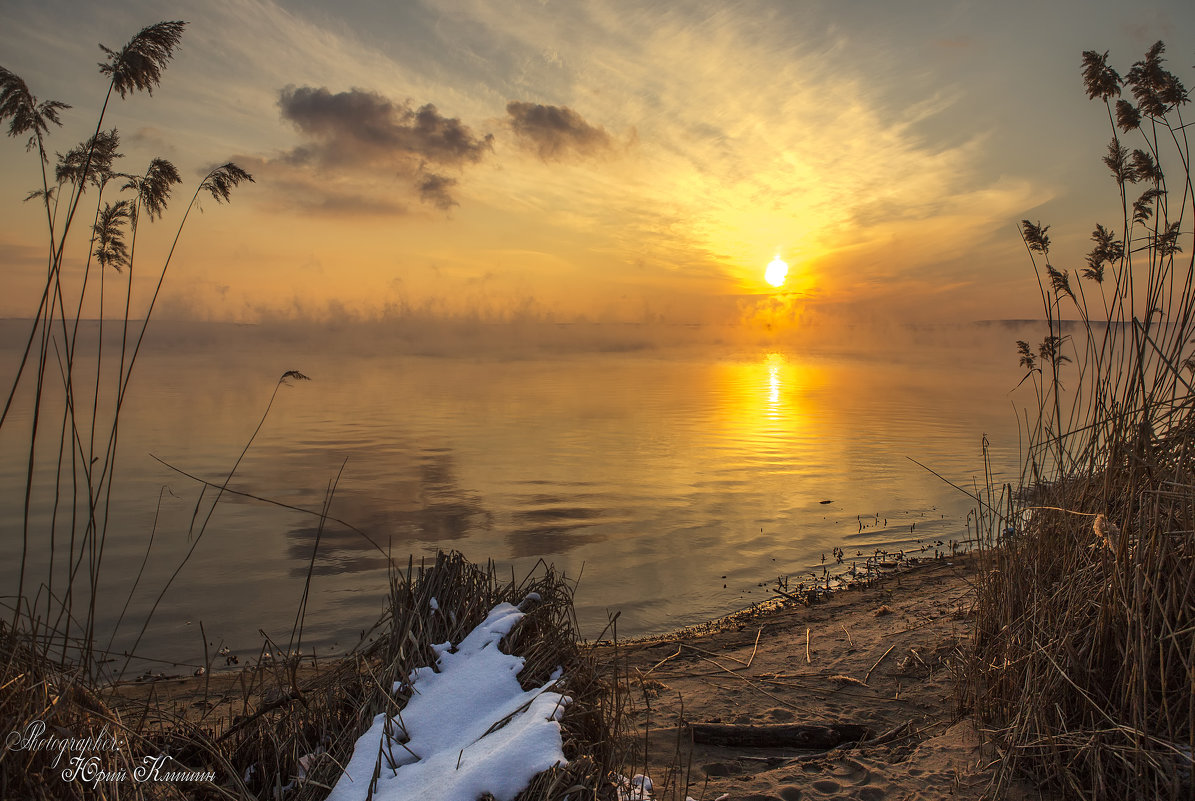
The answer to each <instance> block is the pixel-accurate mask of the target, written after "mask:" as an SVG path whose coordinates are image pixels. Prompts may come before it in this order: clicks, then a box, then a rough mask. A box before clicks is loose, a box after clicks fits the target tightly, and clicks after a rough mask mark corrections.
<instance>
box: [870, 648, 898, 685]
mask: <svg viewBox="0 0 1195 801" xmlns="http://www.w3.org/2000/svg"><path fill="white" fill-rule="evenodd" d="M895 648H896V646H895V645H893V646H891V647H889V648H888V650H887V651H885V652H884V656H881V657H880V658H879V659H877V660H876V663H875V664H874V665H872V666H871V670H869V671H867V675H866V676H864V677H863V683H864V684H867V682H869V681H870V680H871V674H872V672H873V671H874V670H875V669H876V668H878V667H879V666H880V663H881V662H883V661H884V657H886V656H888V654H890V653H892V651H893V650H894V649H895Z"/></svg>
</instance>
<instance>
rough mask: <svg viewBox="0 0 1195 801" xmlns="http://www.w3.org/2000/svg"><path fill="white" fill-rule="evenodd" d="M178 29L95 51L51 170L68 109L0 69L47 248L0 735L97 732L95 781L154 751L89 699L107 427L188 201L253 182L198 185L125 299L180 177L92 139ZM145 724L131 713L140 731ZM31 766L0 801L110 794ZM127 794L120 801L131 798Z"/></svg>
mask: <svg viewBox="0 0 1195 801" xmlns="http://www.w3.org/2000/svg"><path fill="white" fill-rule="evenodd" d="M185 26H186V23H183V22H178V21H173V22H160V23H158V24H155V25H150V26H148V27H146V28H143V29H142V30H141V31H139V32H138V33H137V34H136V35H135V36H133V37H132V38H131V39H130V40H129V41H128V43H127V44H125V45H124V46H123V47H121V48H119V49H112V48H108V47H105V46H103V45H100V48H101V50H102V51H103V61H102V62H101V63H100V64H99V72H100V74H101V75H102V76H103V78H104V79H105V82H106V87H105V88H104V94H103V101H102V104H101V106H100V111H99V115H98V118H97V119H96V121H95V127H94V131H93V132H91V134H90V135H89V136H88V137H87V138H86V139H85V140H84V141H83V142H81V143H79V144H78V145H76V146H74V147H71V148H69V149H67V150H66V152H65V153H57V154H55V157H54V159H53V161H52V160H51V157H50V155H49V150H48V147H49V145H48V143H47V140H48V138H49V136H50V133H51V131H52V129H53V128H54V127H59V126H61V125H62V115H63V113H64V112H66V111H67V110H68V109H69V108H70V106H68V105H67V104H65V103H62V102H60V101H55V100H39V99H38V98H37V97H36V96H35V95H34V94H33V93H32V91H31V90H30V88H29V85H28V84H27V83H26V82H25V81H24V80H23V79H22V78H20V77H19V76H18V75H16V74H15V73H13V72H12V71H10V70H8V69H7V68H5V67H0V124H7V130H8V134H9V136H12V137H17V138H21V139H23V140H24V142H25V147H26V151H27V152H32V153H34V154H35V156H34V157H35V158H36V159H37V164H38V167H39V171H40V185H39V186H38V187H37V188H35V189H34V190H33V191H32V192H29V194H28V196H27V197H26V198H25V199H26V201H28V202H34V203H36V204H37V206H38V207H39V214H38V216H39V217H40V216H41V213H40V212H41V211H42V210H44V222H45V231H44V233H45V239H44V241H45V248H46V250H45V274H44V279H43V281H42V289H41V293H40V298H39V300H38V301H37V306H36V308H35V309H31V312H32V315H31V316H32V322H31V323H30V325H29V329H28V335H27V336H26V337H24V338H23V339H22V343H23V350H22V351H21V357H20V361H19V364H18V365H17V367H16V372H15V375H14V376H13V377H12V382H11V385H10V386H9V388H8V391H7V393H6V394H5V395H4V400H3V408H2V410H0V434H2V435H4V436H5V438H6V439H5V444H6V448H7V447H9V443H12V442H18V443H19V444H18V445H17V446H16V448H17V449H19V451H20V453H21V454H22V455H21V456H20V458H21V461H22V464H23V474H24V475H23V487H22V488H21V498H22V504H21V511H20V559H19V564H16V565H13V566H12V567H13V568H14V569H13V572H12V573H11V574H9V572H8V570H9V567H10V565H8V564H6V565H5V566H4V569H5V574H6V579H7V577H8V576H9V575H11V576H12V579H13V584H14V585H15V586H13V587H12V589H11V590H10V589H7V586H6V593H5V598H4V602H5V603H8V604H10V606H11V608H10V609H9V610H8V612H6V613H4V614H0V730H2V731H3V732H4V733H5V735H7V736H12V735H10V733H11V732H24V733H29V732H30V731H31V730H30V729H29V727H30V726H45V727H46V728H47V735H46V736H50V735H53V734H58V735H62V733H63V732H68V731H69V732H70V733H71V734H70V735H69V736H73V737H78V738H86V737H89V736H94V737H98V738H100V739H103V737H102V736H101V735H104V734H105V733H106V736H107V737H108V738H110V740H111V738H115V739H116V740H118V741H119V742H120V743H121V744H122V747H121V748H107V749H99V750H96V751H95V752H94V753H95V755H96V756H97V758H98V760H99V761H98V762H96V763H95V764H94V767H95V768H96V769H97V770H101V771H104V772H106V773H111V774H112V775H117V774H119V772H120V771H122V770H126V771H127V770H129V769H131V768H132V767H134V766H135V765H136V764H138V762H137V760H138V759H139V755H140V754H144V753H151V754H152V753H160V751H161V749H160V744H159V745H154V744H152V743H149V741H148V740H147V738H146V737H144V736H143V734H142V733H141V732H142V731H143V730H142V729H141V728H139V725H140V724H138V726H131V724H130V719H129V718H126V717H122V716H121V715H120V713H119V711H118V709H117V708H116V707H114V706H113V705H112V702H113V699H112V698H109V697H107V696H103V697H102V695H103V693H102V690H103V688H102V687H101V686H100V684H99V682H98V678H99V675H100V670H101V664H102V658H103V656H104V654H103V652H102V649H101V648H99V647H98V646H97V645H96V643H97V638H98V637H99V636H100V635H101V634H103V632H100V631H98V628H99V622H100V620H101V619H102V615H103V614H104V613H105V611H108V610H104V609H103V607H102V604H101V597H104V596H112V595H114V594H115V593H114V590H115V588H114V587H113V586H112V585H111V583H109V584H108V585H105V584H104V582H103V576H104V552H105V545H106V543H107V538H108V534H109V520H110V517H111V515H110V512H111V503H112V498H113V495H112V488H113V486H114V483H115V482H116V480H117V478H116V476H117V472H118V445H119V442H120V430H121V420H122V412H123V410H124V409H125V404H126V401H127V398H128V392H129V389H130V384H131V381H132V376H133V372H134V368H135V366H136V364H137V360H138V356H139V354H140V353H141V348H142V345H143V343H144V339H145V336H146V332H147V330H148V327H149V323H150V320H151V318H152V317H153V313H154V310H155V306H156V304H157V300H158V297H159V294H160V292H161V289H162V286H163V284H164V281H165V278H166V274H167V272H168V270H169V267H170V264H171V261H172V259H173V256H174V253H175V249H176V247H177V246H178V244H179V240H180V238H181V235H182V231H183V229H184V227H185V226H186V222H187V219H188V217H189V216H190V213H191V211H192V210H194V209H195V208H196V207H197V206H198V204H199V201H200V198H201V197H202V196H210V197H211V198H212V199H214V200H215V201H217V202H218V203H224V202H226V201H228V200H229V198H230V193H231V191H232V190H233V189H234V188H236V187H237V185H239V184H241V183H242V182H246V181H252V180H253V179H252V177H251V176H250V175H249V174H248V173H247V172H245V171H244V170H242V169H241V168H239V167H238V166H236V165H235V164H232V163H226V164H221V165H219V166H216V167H214V168H212V169H211V170H209V171H208V172H207V173H206V174H205V175H204V176H203V177H202V178H201V179H200V180H199V182H198V184H197V185H196V186H195V189H194V192H193V193H192V195H191V197H190V201H189V202H188V203H187V205H186V208H185V209H184V211H183V213H182V214H181V216H180V217H179V218H178V220H177V228H176V229H175V230H174V234H173V239H172V240H170V247H169V250H168V251H167V252H166V253H164V254H163V255H162V256H161V257H160V260H158V261H155V262H151V265H152V268H151V269H150V270H149V271H148V273H147V276H146V279H144V280H143V281H142V280H139V281H138V282H137V287H139V288H140V289H141V291H140V292H137V291H135V288H134V279H133V277H134V275H137V276H140V275H141V273H142V272H143V271H145V266H146V265H145V260H144V257H142V258H141V259H139V258H138V253H139V248H138V233H139V232H140V231H141V229H142V227H143V226H145V225H146V224H149V223H155V222H160V221H162V220H164V219H165V217H166V214H167V206H168V203H169V201H170V198H171V194H172V192H173V190H174V188H175V186H176V185H177V184H180V183H181V182H182V178H181V176H180V173H179V171H178V170H177V169H176V168H175V166H174V165H173V164H171V163H170V162H169V161H167V160H166V159H163V158H153V159H151V160H150V161H149V163H148V165H146V166H145V168H144V170H143V171H141V172H129V173H126V172H122V171H121V170H120V168H119V162H120V159H121V158H122V156H121V153H120V146H121V145H120V142H121V140H120V135H119V132H118V131H117V129H116V128H115V127H105V126H107V125H109V119H108V118H109V116H110V112H111V109H112V108H113V107H114V106H115V100H116V96H119V97H120V98H121V99H124V98H126V97H127V96H128V95H130V94H136V93H138V92H146V93H150V94H152V92H153V90H154V89H155V88H157V87H158V85H159V83H160V81H161V77H162V72H163V70H164V69H165V68H166V67H167V65H168V64H169V62H170V61H171V60H172V58H173V56H174V53H175V51H176V49H177V48H178V46H179V44H180V42H181V40H182V35H183V32H184V29H185ZM87 130H91V129H90V126H88V128H87ZM142 249H143V248H142ZM105 284H107V285H108V286H109V287H111V286H112V285H113V284H116V285H117V286H118V287H119V289H118V290H117V292H116V297H111V289H108V293H109V294H108V296H105ZM151 287H152V289H151ZM85 320H90V321H91V322H84V321H85ZM90 327H94V328H95V329H96V332H95V333H94V335H91V334H90V333H89V331H88V329H89V328H90ZM115 342H118V343H119V347H118V348H116V347H113V343H115ZM106 343H107V344H106ZM5 511H6V513H8V512H9V510H5ZM14 511H15V510H14ZM6 584H7V582H6ZM151 711H152V710H150V708H149V707H145V708H143V709H142V710H141V714H140V721H141V723H142V724H143V723H144V722H145V720H146V717H147V715H148V714H149V713H150V712H151ZM8 745H12V742H11V741H10V742H9V743H8ZM46 756H47V752H46V751H44V750H37V749H30V748H24V749H20V748H11V747H6V748H5V749H4V750H3V751H2V752H0V797H4V798H18V797H20V798H26V797H27V798H37V797H75V796H78V797H83V796H87V797H119V796H120V795H121V793H120V791H119V789H118V784H116V783H115V782H109V783H107V784H104V783H100V784H97V785H96V786H89V785H88V784H87V783H86V782H64V781H58V780H56V781H54V782H49V783H47V782H46V781H43V779H44V778H45V777H44V776H43V775H42V769H43V768H46V766H47V765H48V764H49V763H48V762H47V761H46V759H45V758H46ZM48 756H49V758H50V760H52V759H53V758H54V757H55V756H57V754H55V753H49V754H48ZM57 767H58V770H59V771H61V770H64V769H66V768H68V767H69V764H59V765H58V766H57ZM130 786H135V785H128V784H126V785H125V787H126V790H125V793H124V794H125V796H126V797H134V796H138V795H140V793H141V789H144V788H139V789H134V790H130V789H127V788H129V787H130ZM180 792H181V791H180Z"/></svg>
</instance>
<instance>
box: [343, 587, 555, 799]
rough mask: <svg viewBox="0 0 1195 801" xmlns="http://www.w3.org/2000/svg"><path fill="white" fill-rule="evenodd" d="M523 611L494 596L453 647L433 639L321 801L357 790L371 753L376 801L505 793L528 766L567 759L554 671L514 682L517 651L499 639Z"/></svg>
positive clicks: (362, 790)
mask: <svg viewBox="0 0 1195 801" xmlns="http://www.w3.org/2000/svg"><path fill="white" fill-rule="evenodd" d="M522 617H523V613H522V612H520V611H519V610H518V609H516V608H515V607H514V606H512V605H511V604H508V603H501V604H498V605H497V606H495V607H494V608H493V609H492V610H491V611H490V613H489V615H488V616H487V617H486V619H485V620H484V621H483V622H482V623H481V624H480V625H479V626H478V627H477V628H475V629H473V631H471V632H469V634H468V635H467V636H466V637H465V638H464V639H463V640H461V642H460V643H459V644H458V645H457V646H456V647H455V648H453V646H452V644H451V643H440V644H437V645H433V646H432V648H433V650H434V651H435V653H436V655H437V660H436V666H435V668H432V667H422V668H418V669H416V670H414V671H412V673H411V676H410V683H411V689H412V690H414V694H413V695H412V696H411V700H410V701H408V702H407V705H406V708H405V709H403V710H402V712H401V713H398V714H396V715H394V716H393V717H390V716H389V715H387V714H380V715H378V716H377V717H375V718H374V721H373V725H372V726H370V728H369V731H367V732H365V734H363V735H361V737H360V739H358V740H357V743H356V745H355V746H354V747H353V755H352V757H351V758H350V759H349V761H348V764H347V765H346V766H345V771H344V774H342V775H341V777H340V779H339V780H338V781H337V783H336V786H335V787H334V788H333V790H332V794H331V795H329V796H328V799H329V801H361V800H362V799H365V798H366V797H367V796H368V795H369V789H370V782H371V780H372V778H373V773H374V767H375V765H376V764H377V761H378V759H379V758H380V759H381V765H382V767H381V772H380V774H379V776H378V781H377V787H376V788H375V789H374V792H373V798H374V799H376V800H377V801H403V800H404V799H419V800H420V801H441V800H442V801H455V799H462V798H468V799H472V798H477V797H479V796H480V795H481V794H482V793H485V792H489V793H492V794H493V796H494V798H495V799H497V801H510V799H513V798H514V797H515V796H516V795H518V794H519V792H521V791H522V790H523V789H524V788H525V787H526V786H527V785H528V783H530V781H531V779H532V778H533V777H534V776H535V775H536V774H538V773H540V772H542V771H545V770H547V769H548V768H551V767H552V766H554V765H564V764H566V760H565V758H564V752H563V748H562V743H561V738H560V719H561V717H562V716H563V714H564V707H565V706H567V705H568V704H569V703H571V699H570V698H568V697H567V696H564V695H561V694H559V693H555V692H551V691H550V688H551V687H552V686H553V685H554V684H555V682H556V681H557V680H558V679H559V676H560V673H561V671H556V672H554V673H553V674H552V678H551V679H549V681H548V682H547V683H546V684H545V685H544V686H542V687H537V688H534V689H531V690H523V688H522V687H520V686H519V682H518V675H519V672H520V671H521V670H522V669H523V659H522V657H517V656H511V655H510V654H504V653H502V651H501V650H499V648H498V643H499V641H500V640H501V639H502V638H503V637H504V636H505V635H506V634H508V633H509V632H510V630H511V629H512V628H513V627H514V625H515V623H517V622H518V621H519V620H520V619H521V618H522ZM397 686H398V685H397V684H396V688H397ZM379 754H380V757H379Z"/></svg>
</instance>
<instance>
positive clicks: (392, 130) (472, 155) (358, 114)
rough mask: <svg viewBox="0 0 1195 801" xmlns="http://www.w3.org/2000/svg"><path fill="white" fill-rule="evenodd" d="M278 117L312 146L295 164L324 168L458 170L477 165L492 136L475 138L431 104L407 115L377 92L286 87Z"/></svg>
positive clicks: (406, 107)
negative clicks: (405, 163)
mask: <svg viewBox="0 0 1195 801" xmlns="http://www.w3.org/2000/svg"><path fill="white" fill-rule="evenodd" d="M278 107H279V108H280V109H281V110H282V116H283V117H284V118H286V119H287V120H290V121H291V122H292V123H294V125H295V127H296V128H298V129H299V131H301V132H302V133H304V134H306V135H307V136H309V137H311V138H312V139H313V140H314V141H313V142H312V143H310V144H308V145H305V146H302V147H300V148H298V149H296V150H295V151H292V154H291V156H292V158H294V159H295V160H307V161H310V160H319V161H320V162H322V163H323V164H329V165H340V164H361V163H366V164H375V163H378V162H385V161H389V160H392V159H395V158H409V159H410V158H413V159H417V160H419V161H426V162H430V163H433V164H443V165H452V166H461V165H464V164H468V163H473V162H477V161H480V160H481V157H482V156H483V155H484V154H485V152H486V151H487V150H489V149H490V144H491V141H492V138H493V137H492V136H490V135H489V134H486V135H485V136H483V137H478V136H475V135H474V134H473V132H472V131H471V130H470V129H469V127H468V126H466V125H465V124H464V123H462V122H461V121H460V120H459V119H456V118H455V117H445V116H443V115H442V114H440V112H439V111H438V110H437V109H436V107H435V106H434V105H432V104H431V103H427V104H425V105H423V106H420V107H419V108H418V109H414V110H412V109H411V107H410V105H409V104H407V103H394V102H392V101H390V100H387V99H386V98H385V97H383V96H382V95H380V94H378V93H377V92H367V91H364V90H362V89H351V90H349V91H347V92H337V93H336V94H333V93H332V92H329V91H328V90H327V89H326V88H324V87H320V88H319V89H315V88H313V87H310V86H301V87H298V88H296V87H293V86H290V87H287V88H285V89H283V90H282V92H281V93H280V94H279V98H278Z"/></svg>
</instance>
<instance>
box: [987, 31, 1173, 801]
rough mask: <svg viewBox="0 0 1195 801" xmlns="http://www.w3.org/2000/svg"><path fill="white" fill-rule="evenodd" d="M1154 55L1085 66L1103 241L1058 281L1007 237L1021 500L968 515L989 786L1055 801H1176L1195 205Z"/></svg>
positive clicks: (1035, 240) (996, 500) (1027, 226)
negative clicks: (1018, 376) (1021, 419)
mask: <svg viewBox="0 0 1195 801" xmlns="http://www.w3.org/2000/svg"><path fill="white" fill-rule="evenodd" d="M1162 52H1163V48H1162V44H1161V43H1160V42H1159V43H1158V44H1156V45H1154V47H1152V48H1151V49H1150V50H1149V52H1148V53H1147V54H1146V56H1145V58H1144V59H1142V60H1141V61H1138V62H1136V63H1135V64H1134V65H1133V67H1132V69H1131V70H1130V71H1129V73H1128V75H1127V76H1126V78H1125V79H1122V78H1121V77H1120V76H1119V75H1118V74H1117V73H1116V72H1115V71H1114V70H1113V69H1112V68H1111V67H1110V66H1108V64H1107V54H1104V55H1100V54H1098V53H1094V52H1087V53H1084V56H1083V61H1084V79H1085V82H1086V85H1087V92H1088V95H1089V97H1091V98H1093V99H1097V100H1102V101H1103V102H1104V103H1105V106H1106V109H1107V113H1108V120H1109V122H1110V124H1111V125H1112V133H1113V138H1112V142H1111V143H1110V145H1109V146H1108V150H1107V154H1106V155H1105V157H1104V164H1105V165H1106V167H1107V168H1108V169H1109V171H1110V172H1111V174H1112V178H1113V180H1114V181H1115V183H1116V187H1117V193H1118V195H1119V198H1120V204H1119V205H1120V209H1121V217H1122V219H1121V227H1120V229H1119V230H1120V231H1121V232H1122V233H1121V234H1119V235H1117V234H1116V233H1115V232H1114V230H1113V228H1111V227H1105V226H1104V225H1097V226H1096V228H1095V230H1094V232H1093V234H1092V241H1093V243H1094V247H1093V249H1092V251H1091V253H1090V254H1089V255H1088V257H1087V266H1086V268H1084V269H1083V270H1082V273H1081V274H1080V275H1072V274H1071V273H1070V272H1069V271H1067V270H1063V269H1059V268H1058V267H1056V266H1055V265H1054V263H1053V261H1052V252H1051V249H1050V239H1049V235H1048V233H1047V232H1048V226H1043V225H1041V224H1040V223H1031V222H1029V221H1028V220H1026V221H1024V223H1023V224H1022V233H1023V236H1024V240H1025V245H1026V247H1027V249H1028V251H1029V254H1030V256H1031V257H1032V259H1033V260H1034V263H1035V265H1036V266H1037V267H1038V271H1039V288H1040V292H1041V298H1042V301H1043V305H1044V309H1045V314H1046V325H1047V332H1046V335H1045V337H1044V339H1043V341H1042V343H1041V345H1040V346H1038V347H1037V348H1033V347H1032V346H1030V344H1029V343H1027V342H1019V343H1018V349H1019V354H1020V359H1021V365H1022V366H1023V367H1025V368H1026V371H1027V372H1026V378H1025V381H1026V382H1030V383H1031V384H1032V387H1033V391H1034V392H1035V396H1036V402H1037V417H1036V419H1032V418H1031V419H1029V420H1027V421H1026V424H1027V428H1028V434H1029V442H1030V448H1029V458H1028V460H1027V463H1026V472H1025V474H1024V475H1023V478H1022V489H1021V490H1020V491H1019V492H1013V491H1012V490H1011V488H1008V487H1006V488H1005V491H1004V493H1003V494H1002V495H1001V494H1000V493H999V491H998V489H997V488H993V487H992V486H991V482H989V485H988V489H987V497H986V500H985V503H984V504H982V505H981V510H980V513H979V514H980V517H981V518H982V521H983V523H984V530H985V531H986V533H987V543H986V544H987V545H988V546H990V547H989V548H988V549H987V550H986V552H985V554H984V555H985V557H986V559H987V564H988V567H989V569H988V570H987V571H986V572H985V573H984V574H983V575H982V578H981V580H980V583H979V600H978V606H977V612H978V617H977V621H976V633H975V651H974V660H973V662H972V675H971V677H970V678H971V681H970V685H969V688H968V692H969V693H970V696H969V697H968V698H969V700H970V701H972V702H974V704H975V706H976V707H977V710H978V712H979V713H980V715H981V716H982V718H983V719H984V720H985V721H986V722H987V724H988V725H989V726H990V729H991V732H992V734H993V735H994V736H995V738H996V740H997V742H998V744H999V745H1000V746H1001V747H1002V748H1003V750H1004V754H1005V760H1004V769H1003V771H1002V772H1001V776H1000V781H1001V782H1003V781H1005V780H1007V778H1008V777H1009V776H1010V775H1011V773H1012V771H1014V770H1018V769H1019V770H1023V771H1027V772H1029V773H1030V774H1031V775H1033V776H1034V777H1035V778H1036V779H1037V780H1038V781H1039V782H1041V783H1042V784H1043V785H1046V786H1049V787H1051V788H1052V789H1054V790H1057V791H1059V792H1061V793H1062V794H1063V795H1065V796H1066V797H1073V798H1085V799H1090V798H1094V799H1121V798H1179V797H1184V798H1185V797H1190V795H1191V794H1192V793H1195V784H1193V783H1192V782H1193V780H1192V753H1193V750H1192V749H1193V747H1195V689H1193V685H1192V684H1191V677H1192V676H1193V675H1195V594H1193V593H1195V473H1193V469H1192V465H1195V460H1193V459H1192V449H1193V447H1195V415H1193V414H1192V410H1193V404H1195V396H1193V394H1192V381H1191V368H1192V364H1193V361H1192V355H1191V348H1190V341H1191V337H1192V334H1193V333H1195V261H1192V257H1191V256H1190V255H1184V254H1183V249H1184V248H1186V250H1187V252H1188V253H1190V252H1191V251H1192V250H1195V247H1193V245H1195V239H1193V237H1191V235H1190V233H1189V229H1190V222H1191V220H1192V217H1193V215H1192V198H1193V196H1195V189H1193V186H1192V181H1191V170H1190V155H1191V151H1190V148H1189V145H1188V138H1187V133H1186V129H1185V127H1184V123H1183V121H1182V106H1183V105H1185V104H1186V102H1187V92H1186V90H1185V88H1184V87H1183V85H1182V83H1181V82H1180V81H1179V80H1178V78H1177V77H1175V76H1174V75H1173V74H1171V73H1170V72H1168V71H1167V70H1166V69H1165V67H1164V60H1163V58H1162ZM1122 87H1127V89H1128V90H1129V91H1130V92H1131V94H1132V97H1133V100H1132V101H1129V100H1128V99H1125V98H1121V97H1120V95H1121V90H1122ZM1122 136H1124V137H1129V136H1133V137H1136V138H1137V141H1138V143H1139V147H1137V148H1136V149H1134V150H1132V151H1131V152H1130V151H1129V146H1128V145H1126V144H1125V142H1124V141H1122V138H1121V137H1122ZM1163 165H1165V170H1163ZM1134 187H1136V189H1135V188H1134ZM1137 192H1139V194H1137V197H1136V199H1134V198H1133V194H1135V193H1137ZM1184 226H1185V228H1186V230H1184ZM1073 314H1077V315H1078V317H1079V321H1078V323H1069V324H1068V323H1066V322H1064V319H1063V318H1064V316H1069V315H1073ZM997 546H998V547H997Z"/></svg>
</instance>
